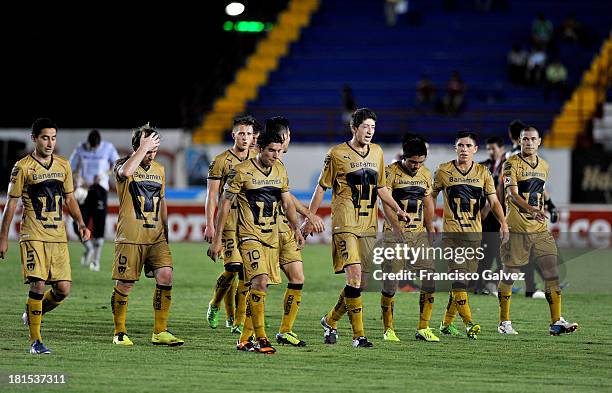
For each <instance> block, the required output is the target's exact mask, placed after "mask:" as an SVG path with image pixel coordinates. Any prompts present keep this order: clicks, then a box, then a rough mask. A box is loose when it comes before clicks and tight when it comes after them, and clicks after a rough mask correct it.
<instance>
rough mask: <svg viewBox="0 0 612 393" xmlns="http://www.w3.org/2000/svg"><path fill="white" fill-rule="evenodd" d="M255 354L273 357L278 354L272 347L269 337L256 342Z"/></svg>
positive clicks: (260, 338)
mask: <svg viewBox="0 0 612 393" xmlns="http://www.w3.org/2000/svg"><path fill="white" fill-rule="evenodd" d="M256 344H257V345H255V352H258V353H263V354H265V355H273V354H275V353H276V349H275V348H274V347H273V346H272V343H271V342H270V340H268V337H259V338H258V339H257V340H256Z"/></svg>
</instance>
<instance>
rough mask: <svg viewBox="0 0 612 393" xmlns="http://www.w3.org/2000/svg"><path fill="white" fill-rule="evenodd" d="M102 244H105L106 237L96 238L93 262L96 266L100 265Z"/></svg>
mask: <svg viewBox="0 0 612 393" xmlns="http://www.w3.org/2000/svg"><path fill="white" fill-rule="evenodd" d="M102 246H104V238H103V237H99V238H97V239H94V250H93V251H94V254H93V260H92V263H93V264H94V265H96V266H100V256H101V255H102Z"/></svg>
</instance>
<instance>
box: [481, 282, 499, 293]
mask: <svg viewBox="0 0 612 393" xmlns="http://www.w3.org/2000/svg"><path fill="white" fill-rule="evenodd" d="M485 291H486V294H487V295H491V296H497V285H495V284H493V283H492V282H488V283H487V284H486V285H485V289H484V291H483V293H484V292H485Z"/></svg>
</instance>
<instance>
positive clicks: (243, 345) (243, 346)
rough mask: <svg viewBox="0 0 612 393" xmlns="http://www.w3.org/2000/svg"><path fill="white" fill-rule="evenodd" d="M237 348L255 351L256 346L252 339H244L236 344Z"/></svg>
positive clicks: (244, 350)
mask: <svg viewBox="0 0 612 393" xmlns="http://www.w3.org/2000/svg"><path fill="white" fill-rule="evenodd" d="M236 349H237V350H239V351H243V352H255V346H254V345H253V343H252V342H250V341H243V342H239V343H238V344H236Z"/></svg>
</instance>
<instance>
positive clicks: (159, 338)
mask: <svg viewBox="0 0 612 393" xmlns="http://www.w3.org/2000/svg"><path fill="white" fill-rule="evenodd" d="M159 144H160V136H159V133H158V132H157V130H155V129H154V128H152V127H151V126H150V125H149V124H148V123H147V124H146V125H144V126H142V127H140V128H137V129H135V130H134V131H133V132H132V148H133V149H134V152H133V153H132V154H131V155H130V156H129V157H124V158H121V159H119V160H117V162H116V164H115V169H114V171H115V178H116V181H117V195H118V197H119V218H118V220H117V234H116V237H115V258H114V261H113V276H112V277H113V280H116V284H115V288H114V290H113V295H112V297H111V309H112V312H113V322H114V324H115V332H114V337H113V344H116V345H133V342H132V340H130V338H129V337H128V335H127V328H126V326H125V317H126V314H127V308H128V295H129V294H130V292H131V290H132V288H133V287H134V283H135V282H136V281H138V280H139V278H140V274H141V272H142V269H143V267H144V270H145V276H146V277H155V282H156V286H155V290H154V291H153V310H154V321H155V323H154V326H153V334H152V336H151V343H153V344H154V345H167V346H180V345H183V344H184V341H183V340H181V339H179V338H177V337H175V336H174V335H173V334H172V333H170V332H169V331H168V315H169V313H170V304H171V302H172V265H173V263H172V254H171V253H170V248H169V247H168V208H167V206H166V199H165V193H166V175H165V171H164V167H163V166H162V165H161V164H159V163H157V162H155V157H156V155H157V150H158V148H159Z"/></svg>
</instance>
